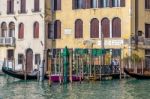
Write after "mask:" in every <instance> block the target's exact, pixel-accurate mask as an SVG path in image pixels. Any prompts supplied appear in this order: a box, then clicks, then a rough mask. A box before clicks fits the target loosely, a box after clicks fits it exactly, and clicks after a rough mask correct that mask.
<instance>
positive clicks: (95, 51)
mask: <svg viewBox="0 0 150 99" xmlns="http://www.w3.org/2000/svg"><path fill="white" fill-rule="evenodd" d="M104 54H106V51H105V49H92V56H102V55H104Z"/></svg>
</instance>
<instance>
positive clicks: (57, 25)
mask: <svg viewBox="0 0 150 99" xmlns="http://www.w3.org/2000/svg"><path fill="white" fill-rule="evenodd" d="M54 38H55V39H59V38H61V22H60V21H59V20H56V21H55V23H54Z"/></svg>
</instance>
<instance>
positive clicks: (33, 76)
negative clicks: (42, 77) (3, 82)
mask: <svg viewBox="0 0 150 99" xmlns="http://www.w3.org/2000/svg"><path fill="white" fill-rule="evenodd" d="M2 71H3V72H4V73H5V74H7V75H9V76H12V77H14V78H18V79H22V80H23V79H24V78H25V75H24V73H23V72H17V71H13V70H12V69H9V68H7V67H2ZM26 79H27V80H34V79H37V74H36V73H34V74H31V73H30V74H27V75H26Z"/></svg>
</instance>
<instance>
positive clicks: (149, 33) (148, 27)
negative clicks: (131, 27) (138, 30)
mask: <svg viewBox="0 0 150 99" xmlns="http://www.w3.org/2000/svg"><path fill="white" fill-rule="evenodd" d="M145 38H150V24H145Z"/></svg>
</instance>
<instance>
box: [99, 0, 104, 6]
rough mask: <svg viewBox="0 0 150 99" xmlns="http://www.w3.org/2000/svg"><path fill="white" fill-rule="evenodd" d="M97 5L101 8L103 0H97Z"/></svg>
mask: <svg viewBox="0 0 150 99" xmlns="http://www.w3.org/2000/svg"><path fill="white" fill-rule="evenodd" d="M98 7H99V8H102V7H103V0H98Z"/></svg>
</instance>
